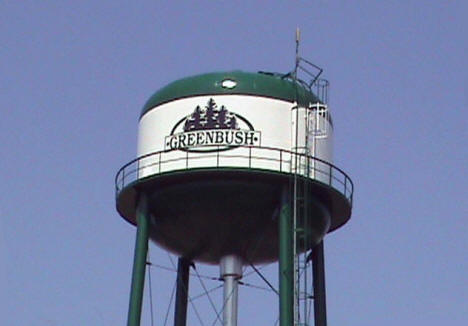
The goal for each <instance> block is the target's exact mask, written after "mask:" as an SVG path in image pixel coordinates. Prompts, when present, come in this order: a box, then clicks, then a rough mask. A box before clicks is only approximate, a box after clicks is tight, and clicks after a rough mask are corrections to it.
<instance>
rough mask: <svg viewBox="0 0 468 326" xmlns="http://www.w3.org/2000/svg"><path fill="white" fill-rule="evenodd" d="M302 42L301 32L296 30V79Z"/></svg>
mask: <svg viewBox="0 0 468 326" xmlns="http://www.w3.org/2000/svg"><path fill="white" fill-rule="evenodd" d="M300 40H301V30H300V29H299V27H297V28H296V63H295V66H294V79H297V68H298V67H299V41H300Z"/></svg>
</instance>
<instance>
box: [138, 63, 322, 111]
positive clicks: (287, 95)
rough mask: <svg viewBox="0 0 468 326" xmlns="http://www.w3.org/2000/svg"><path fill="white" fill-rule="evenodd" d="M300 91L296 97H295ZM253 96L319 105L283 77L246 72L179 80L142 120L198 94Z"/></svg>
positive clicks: (152, 103)
mask: <svg viewBox="0 0 468 326" xmlns="http://www.w3.org/2000/svg"><path fill="white" fill-rule="evenodd" d="M296 92H297V97H296ZM223 94H238V95H253V96H263V97H268V98H274V99H279V100H284V101H288V102H294V101H295V100H296V98H297V102H298V103H299V104H302V105H308V104H309V103H317V102H319V100H318V98H317V96H315V94H313V93H312V92H311V91H310V90H309V89H307V88H306V87H304V86H303V85H301V84H299V83H295V82H294V81H293V80H291V78H285V77H284V76H283V75H280V74H273V73H265V72H258V73H251V72H243V71H229V72H215V73H208V74H202V75H196V76H192V77H187V78H184V79H180V80H177V81H175V82H172V83H170V84H169V85H167V86H165V87H163V88H161V89H160V90H159V91H157V92H156V93H154V94H153V96H151V97H150V99H149V100H148V101H147V102H146V104H145V106H144V107H143V110H142V112H141V115H140V117H142V116H143V115H144V114H145V113H146V112H148V111H150V110H151V109H153V108H154V107H156V106H158V105H161V104H163V103H167V102H170V101H173V100H176V99H180V98H184V97H190V96H198V95H223Z"/></svg>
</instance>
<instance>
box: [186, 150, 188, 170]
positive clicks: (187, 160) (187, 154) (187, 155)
mask: <svg viewBox="0 0 468 326" xmlns="http://www.w3.org/2000/svg"><path fill="white" fill-rule="evenodd" d="M185 168H186V169H188V151H186V152H185Z"/></svg>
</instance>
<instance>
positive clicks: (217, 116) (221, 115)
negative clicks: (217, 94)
mask: <svg viewBox="0 0 468 326" xmlns="http://www.w3.org/2000/svg"><path fill="white" fill-rule="evenodd" d="M207 129H238V126H237V121H236V117H235V116H234V114H232V113H231V112H229V111H228V110H226V107H225V106H224V105H222V106H221V108H218V105H217V104H216V103H215V101H214V100H213V99H212V98H210V99H209V101H208V103H207V105H206V106H205V108H204V109H202V108H200V106H199V105H198V106H197V107H196V108H195V111H194V112H193V113H192V114H191V115H190V118H188V119H187V120H185V124H184V131H194V130H207Z"/></svg>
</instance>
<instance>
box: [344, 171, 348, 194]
mask: <svg viewBox="0 0 468 326" xmlns="http://www.w3.org/2000/svg"><path fill="white" fill-rule="evenodd" d="M347 181H348V178H346V176H345V178H344V195H345V197H347V196H346V182H347Z"/></svg>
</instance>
